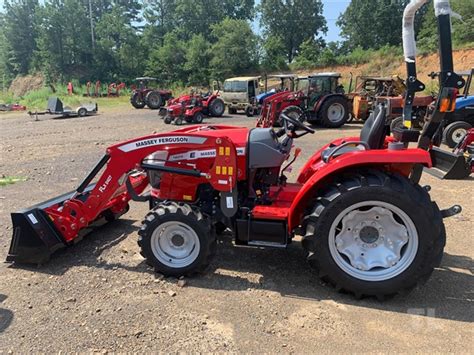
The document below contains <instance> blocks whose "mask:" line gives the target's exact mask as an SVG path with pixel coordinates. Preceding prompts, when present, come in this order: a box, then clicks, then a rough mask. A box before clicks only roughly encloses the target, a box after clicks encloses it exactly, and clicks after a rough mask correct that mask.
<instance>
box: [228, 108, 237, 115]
mask: <svg viewBox="0 0 474 355" xmlns="http://www.w3.org/2000/svg"><path fill="white" fill-rule="evenodd" d="M227 112H229V115H235V114H236V113H237V109H236V108H231V107H229V108H228V109H227Z"/></svg>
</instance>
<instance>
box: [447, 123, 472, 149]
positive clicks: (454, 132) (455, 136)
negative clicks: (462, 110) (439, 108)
mask: <svg viewBox="0 0 474 355" xmlns="http://www.w3.org/2000/svg"><path fill="white" fill-rule="evenodd" d="M470 128H472V126H471V125H470V124H469V123H467V122H464V121H455V122H452V123H450V124H449V125H447V126H446V128H445V129H444V131H443V143H444V144H446V145H447V146H448V147H449V148H454V147H455V146H456V145H457V144H458V143H459V142H460V141H461V139H462V138H463V137H464V135H465V134H466V133H467V131H468V129H470Z"/></svg>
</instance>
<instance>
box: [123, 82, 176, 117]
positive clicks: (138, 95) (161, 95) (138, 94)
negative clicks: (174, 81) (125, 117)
mask: <svg viewBox="0 0 474 355" xmlns="http://www.w3.org/2000/svg"><path fill="white" fill-rule="evenodd" d="M135 80H136V81H137V82H138V86H137V87H136V88H135V89H134V90H133V91H132V96H131V97H130V103H131V104H132V106H133V107H135V108H139V109H141V108H144V107H145V106H148V107H149V108H150V109H152V110H157V109H159V108H160V107H162V106H164V105H165V104H166V101H168V100H169V99H171V98H172V93H171V91H169V90H160V89H152V88H150V87H149V85H148V84H149V83H150V82H151V81H156V80H157V79H156V78H151V77H142V78H136V79H135Z"/></svg>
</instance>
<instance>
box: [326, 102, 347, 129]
mask: <svg viewBox="0 0 474 355" xmlns="http://www.w3.org/2000/svg"><path fill="white" fill-rule="evenodd" d="M348 117H349V108H348V107H347V99H345V98H344V97H342V96H332V97H328V98H327V99H326V100H325V101H324V102H323V104H322V106H321V109H320V111H319V118H320V120H321V124H322V125H323V126H324V127H327V128H339V127H341V126H342V125H343V124H344V123H346V122H347V119H348Z"/></svg>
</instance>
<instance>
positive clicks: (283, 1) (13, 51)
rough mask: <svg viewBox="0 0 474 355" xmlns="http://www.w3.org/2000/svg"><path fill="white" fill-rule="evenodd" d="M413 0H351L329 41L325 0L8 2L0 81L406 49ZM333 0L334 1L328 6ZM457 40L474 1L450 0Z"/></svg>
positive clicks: (206, 76) (467, 38)
mask: <svg viewBox="0 0 474 355" xmlns="http://www.w3.org/2000/svg"><path fill="white" fill-rule="evenodd" d="M408 2H409V1H408V0H397V1H393V0H352V1H351V3H350V4H349V6H348V8H347V9H346V11H345V12H344V13H343V14H341V15H340V17H339V19H338V20H337V24H338V26H339V27H340V28H341V36H342V38H343V40H342V41H339V42H329V43H327V42H326V41H325V40H324V34H325V33H327V23H326V20H325V18H324V17H323V3H322V1H321V0H261V1H260V2H258V3H257V4H256V3H255V1H254V0H198V1H194V0H151V1H139V0H44V1H41V2H40V1H39V0H6V1H5V2H4V7H3V9H2V10H1V12H0V28H1V31H0V80H2V78H3V81H4V82H9V81H11V80H12V79H13V78H14V77H16V76H18V75H25V74H29V73H35V72H41V73H43V74H44V75H45V77H46V78H47V80H48V81H50V82H57V81H68V80H71V79H76V80H79V81H81V82H85V81H87V80H101V81H104V82H111V81H125V82H130V81H131V80H133V78H134V77H137V76H142V75H149V76H155V77H157V78H158V79H159V81H160V83H161V84H163V85H167V84H171V83H177V84H181V85H205V84H208V83H209V81H210V80H211V79H224V78H226V77H229V76H232V75H240V74H250V73H259V72H271V71H283V70H289V69H292V68H293V69H294V68H297V67H299V68H300V67H308V68H310V67H315V66H317V65H321V64H322V65H330V64H335V63H337V62H338V58H340V57H341V56H347V55H350V54H351V53H353V52H356V53H357V51H359V52H360V54H361V55H363V53H364V51H367V50H374V49H379V48H385V47H387V46H394V47H399V46H400V45H401V18H402V14H403V9H404V7H405V5H406V3H408ZM327 6H330V4H328V5H327ZM452 6H453V8H454V10H455V11H457V12H458V13H460V14H461V15H463V17H464V19H463V22H461V21H458V20H453V33H454V41H455V44H457V45H462V44H465V43H474V22H473V17H472V14H473V13H474V2H473V1H472V0H452ZM421 12H423V13H426V14H425V16H423V17H422V18H421V17H420V16H418V18H417V24H416V30H417V32H418V34H419V36H418V37H419V43H420V45H421V46H422V47H423V48H426V49H429V50H433V49H435V48H436V43H437V42H436V40H437V37H436V23H435V18H434V14H433V11H432V4H429V5H428V6H425V7H424V8H423V9H422V10H421Z"/></svg>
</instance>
